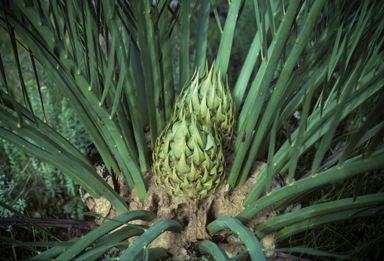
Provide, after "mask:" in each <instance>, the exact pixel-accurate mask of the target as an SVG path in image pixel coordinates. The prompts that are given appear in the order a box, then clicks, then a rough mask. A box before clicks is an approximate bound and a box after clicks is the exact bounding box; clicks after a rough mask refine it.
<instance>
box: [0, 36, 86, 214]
mask: <svg viewBox="0 0 384 261" xmlns="http://www.w3.org/2000/svg"><path fill="white" fill-rule="evenodd" d="M1 37H4V32H3V33H2V34H1ZM1 54H2V57H3V59H4V66H5V70H6V73H7V75H8V79H9V80H8V81H9V82H8V84H12V85H14V86H18V85H20V83H19V82H18V81H17V77H16V75H14V74H15V72H14V71H12V68H14V66H15V58H14V56H13V53H12V52H10V50H9V48H7V46H6V45H4V46H3V48H2V50H1ZM19 57H20V60H21V62H22V64H23V67H22V71H23V76H24V79H25V81H26V82H25V86H26V89H27V91H28V93H30V94H31V95H30V100H31V105H32V108H34V112H35V114H36V116H37V117H39V118H40V119H44V120H45V121H46V123H47V124H49V125H50V126H55V129H56V130H57V131H58V132H60V133H61V134H62V135H63V137H64V138H66V139H67V140H68V141H69V142H71V143H72V144H73V145H74V146H76V147H77V148H78V149H80V150H84V149H85V148H86V146H87V145H88V144H89V143H90V141H89V138H88V135H87V133H86V132H85V130H84V128H83V126H82V124H81V122H80V121H79V118H78V116H77V115H76V114H75V112H74V111H73V109H72V108H71V107H70V105H69V103H68V101H67V100H66V99H65V98H64V97H63V96H62V95H61V94H60V92H59V90H58V89H57V87H56V85H55V83H53V82H52V79H51V78H50V77H49V75H48V74H47V73H46V71H45V70H44V69H43V67H42V66H41V64H39V63H38V64H36V68H37V73H38V79H39V84H40V91H41V93H39V92H38V91H36V88H37V85H36V79H35V78H34V74H33V73H34V71H33V68H32V66H31V63H30V57H29V56H28V53H27V52H25V51H21V52H20V53H19ZM0 84H1V85H0V87H1V88H5V86H4V83H3V82H1V83H0ZM12 90H13V92H14V95H15V96H16V97H19V99H21V98H22V93H21V91H20V89H19V88H14V89H12ZM40 95H41V96H40ZM41 99H42V101H43V104H44V107H42V106H41ZM26 138H28V137H26ZM31 142H33V141H32V140H31ZM0 153H1V157H2V162H3V164H4V165H3V169H2V173H3V176H2V177H4V178H5V175H7V176H8V179H7V180H8V181H9V182H11V183H10V185H9V186H12V188H10V189H9V191H10V192H12V194H11V193H9V194H8V195H7V197H11V198H13V201H15V202H25V204H26V205H28V206H33V208H29V211H30V213H32V215H34V216H37V217H40V216H44V217H47V216H52V214H54V215H57V216H59V215H62V214H63V213H64V215H65V214H69V215H70V217H71V218H74V219H82V214H81V212H82V211H83V208H84V207H83V203H82V202H81V200H80V199H79V198H78V184H76V182H75V181H73V180H72V179H70V178H69V177H68V176H66V175H65V174H64V173H63V172H62V171H61V170H58V169H57V168H55V167H53V166H52V165H50V164H47V163H45V162H41V161H40V160H38V159H35V158H31V157H30V156H29V155H28V154H27V153H25V152H23V151H21V150H20V149H18V148H17V147H15V146H13V145H12V144H11V143H9V142H7V141H6V140H4V139H0ZM26 174H28V175H26ZM2 191H3V190H2ZM37 199H38V200H37ZM64 217H65V216H64Z"/></svg>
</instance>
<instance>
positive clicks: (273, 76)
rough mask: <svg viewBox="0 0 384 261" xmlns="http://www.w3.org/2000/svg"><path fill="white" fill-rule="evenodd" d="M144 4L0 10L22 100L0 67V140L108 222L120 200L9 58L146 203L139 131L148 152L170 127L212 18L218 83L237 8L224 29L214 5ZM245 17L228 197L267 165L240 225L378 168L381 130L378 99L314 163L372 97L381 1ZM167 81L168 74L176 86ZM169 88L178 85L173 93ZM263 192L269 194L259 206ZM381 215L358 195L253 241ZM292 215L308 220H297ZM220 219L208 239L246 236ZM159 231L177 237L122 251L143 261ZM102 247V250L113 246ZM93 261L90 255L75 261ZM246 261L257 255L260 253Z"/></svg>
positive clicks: (378, 87) (23, 3)
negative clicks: (52, 122)
mask: <svg viewBox="0 0 384 261" xmlns="http://www.w3.org/2000/svg"><path fill="white" fill-rule="evenodd" d="M151 2H152V1H138V0H132V1H124V0H117V1H116V2H113V3H111V2H108V1H100V0H99V1H64V2H63V1H57V0H52V1H50V2H49V4H46V3H40V2H39V1H29V0H15V1H1V10H0V24H1V26H2V28H3V29H5V30H6V31H7V32H8V33H9V37H10V42H11V44H12V50H13V53H14V54H15V60H16V67H17V72H18V75H19V82H20V84H21V93H22V100H23V101H22V102H20V101H19V100H18V99H17V97H14V95H13V94H12V91H11V90H12V88H13V86H9V84H8V81H7V75H6V74H5V70H4V63H3V61H2V59H0V71H1V75H2V80H3V84H4V88H1V90H0V103H1V108H0V121H1V124H2V126H1V127H0V137H1V138H2V139H5V140H8V141H10V142H12V143H13V144H15V145H16V146H18V147H20V148H21V149H23V150H24V151H27V152H28V153H30V154H31V155H33V156H35V157H37V158H39V159H41V160H42V161H46V162H49V163H51V164H52V165H54V166H55V167H57V168H58V169H60V170H62V171H63V172H65V173H66V174H67V175H69V176H70V177H71V178H72V179H73V180H75V181H77V182H78V183H79V184H80V185H81V186H83V188H85V189H86V190H87V191H88V192H89V193H90V194H91V195H92V196H94V197H97V196H98V195H99V194H102V195H104V196H105V197H106V198H107V200H108V201H110V202H111V204H112V205H113V206H114V208H115V209H116V210H117V211H118V212H119V214H122V213H125V212H126V211H127V210H128V207H127V204H126V203H125V202H124V200H123V199H122V198H121V197H120V196H119V195H118V194H117V193H116V192H115V191H114V190H113V189H112V188H111V187H110V186H109V185H108V184H107V183H106V182H105V181H104V180H103V179H102V178H100V177H99V175H98V174H97V173H96V172H95V170H94V169H93V167H92V166H91V164H90V163H89V162H88V161H87V160H86V159H85V158H84V157H83V155H82V154H81V153H80V152H79V151H78V150H77V149H76V148H74V147H73V146H72V144H70V143H69V142H68V141H67V140H65V139H64V138H63V137H62V136H61V135H60V134H59V133H57V132H56V131H55V130H54V129H53V128H52V126H49V125H48V124H46V123H45V122H44V121H42V120H40V119H38V117H36V115H35V113H34V108H32V106H31V103H30V101H29V100H30V99H29V94H28V92H27V90H26V88H25V85H24V80H23V72H22V69H21V64H20V62H19V60H18V56H17V55H18V49H19V48H20V46H22V47H23V48H26V49H27V50H28V52H29V53H30V56H31V62H32V64H33V68H34V71H35V75H36V78H37V73H36V68H35V66H34V63H35V62H36V61H37V62H39V63H41V64H42V65H43V67H44V68H45V70H46V71H47V72H48V73H49V74H50V76H51V78H52V79H53V80H54V81H55V83H56V85H57V86H58V87H59V88H60V91H61V92H62V93H63V95H64V96H65V98H66V99H68V101H69V102H70V104H71V106H72V107H73V108H74V110H75V111H76V113H77V114H78V116H79V118H80V119H81V121H82V123H83V125H84V127H85V128H86V130H87V132H88V133H89V136H90V138H91V139H92V141H93V143H94V144H95V146H96V148H97V150H98V152H99V153H100V155H101V157H102V159H103V161H104V163H105V164H106V166H107V167H108V169H109V170H110V171H111V170H113V171H114V173H117V174H123V176H124V178H125V181H126V183H127V187H128V189H129V191H130V192H131V191H132V190H133V189H134V188H136V190H137V193H138V195H139V198H140V199H141V200H144V198H145V195H146V184H145V182H144V178H143V174H142V173H143V172H146V171H149V170H150V168H151V163H150V155H149V151H148V149H147V141H146V139H145V136H144V131H143V130H144V128H145V127H147V126H148V125H149V127H150V131H151V142H150V143H151V146H152V147H153V146H154V144H155V141H156V138H157V137H159V136H160V135H161V132H162V131H163V129H164V127H165V126H166V124H167V123H168V122H169V120H170V118H171V112H172V106H173V103H174V98H175V93H177V90H180V89H181V87H182V86H183V85H184V84H186V83H188V82H189V80H190V78H191V72H192V71H193V70H199V76H200V77H203V74H204V71H205V66H206V65H205V64H206V58H207V54H206V53H207V52H206V49H207V45H208V40H209V35H208V28H209V26H211V25H210V23H209V21H210V20H209V19H210V18H209V16H210V8H211V7H213V13H214V16H215V20H216V21H217V23H218V26H219V28H220V30H221V32H222V35H221V40H220V45H219V47H218V49H217V50H216V51H217V57H216V62H215V66H216V69H217V71H219V72H220V76H221V78H222V80H223V81H226V75H227V73H228V67H229V64H230V58H231V49H232V47H233V41H234V32H235V30H237V29H238V28H237V23H238V20H239V16H240V15H241V11H242V10H243V8H244V5H245V2H246V1H243V0H232V1H229V8H228V15H227V18H226V22H225V24H224V27H223V28H222V25H221V23H220V18H219V16H218V14H217V10H216V8H215V3H214V2H215V1H208V0H203V1H197V2H196V3H195V5H194V6H193V7H191V6H190V1H188V0H181V1H179V5H178V7H176V9H172V8H170V7H169V3H170V1H169V0H159V1H157V3H156V4H154V5H152V4H151ZM199 4H200V6H199V8H200V9H198V5H199ZM253 6H254V9H255V18H256V19H255V26H256V27H257V32H256V33H255V35H254V36H253V41H252V44H251V46H250V49H249V50H248V54H247V57H246V59H245V61H244V63H243V65H242V68H241V71H240V74H239V77H238V78H237V80H236V84H235V85H234V86H233V88H232V96H233V100H234V102H235V104H236V117H237V131H238V136H237V137H236V139H235V140H234V142H233V143H234V152H235V154H236V158H235V161H234V165H233V166H232V168H231V171H230V174H229V176H228V178H227V184H228V185H230V186H231V187H232V188H233V187H234V186H235V185H238V186H240V185H242V184H243V183H244V182H245V181H246V179H247V177H248V174H249V172H250V169H251V167H252V164H253V163H254V161H255V160H256V159H260V158H261V157H263V156H264V155H267V157H268V164H267V167H266V168H265V169H264V170H263V171H262V173H261V174H260V176H259V178H258V180H257V182H256V184H255V185H254V187H253V188H252V189H251V191H250V192H249V194H248V195H247V197H246V198H245V200H244V206H245V209H244V211H242V212H241V213H240V214H239V215H238V216H237V219H238V220H240V221H241V222H243V223H246V222H247V221H248V220H249V219H250V218H252V217H253V216H254V215H256V214H257V213H258V212H260V211H261V210H262V209H264V208H266V207H268V206H271V205H272V204H275V207H279V208H283V207H285V206H287V205H289V204H291V203H293V202H296V201H298V200H299V199H302V198H304V197H306V196H307V195H309V194H311V193H313V192H314V191H316V190H317V189H319V188H322V187H324V186H326V185H327V184H330V183H336V182H339V181H342V180H344V179H347V178H349V177H352V176H355V175H358V174H360V173H362V172H366V171H370V170H374V169H377V168H382V167H383V166H384V163H383V162H384V161H383V160H384V150H383V145H382V138H383V134H384V124H379V125H377V126H376V129H375V130H374V131H368V130H369V129H370V128H371V127H372V125H373V124H376V123H377V118H378V115H379V116H381V115H382V113H383V109H382V106H380V105H381V103H382V102H383V96H382V95H380V96H379V100H378V101H376V102H377V105H376V106H375V107H374V108H373V109H372V112H371V113H370V115H368V116H367V117H366V120H365V122H363V125H362V127H360V129H359V130H357V131H356V132H355V133H354V134H352V136H351V138H350V140H349V141H348V144H347V145H346V147H345V148H344V150H343V151H342V152H341V153H338V154H335V155H334V157H333V158H332V160H331V161H330V162H326V163H324V162H323V160H324V158H325V156H326V155H327V153H328V152H329V147H330V146H331V145H332V144H333V143H332V140H333V138H334V137H335V133H336V132H337V131H336V130H337V128H338V127H339V126H340V125H341V124H342V123H343V121H344V120H345V119H346V117H347V116H348V115H350V114H351V112H353V111H354V110H355V109H356V108H358V107H359V106H361V105H362V104H364V103H366V102H367V101H369V100H370V99H372V97H374V96H375V95H377V94H378V93H380V92H382V86H383V84H384V77H383V76H384V62H383V61H384V59H383V55H384V52H383V48H382V47H383V43H384V42H383V41H384V40H383V39H384V38H383V29H384V23H383V22H382V14H383V8H384V3H383V2H382V1H363V2H361V1H357V0H356V1H352V2H347V1H326V0H314V1H300V0H292V1H289V2H288V1H283V0H282V1H257V0H254V1H253ZM195 13H196V14H197V13H198V14H199V18H198V37H197V41H196V46H194V47H196V55H195V60H194V61H192V56H190V54H189V48H190V43H191V42H192V41H191V40H193V39H190V35H191V23H192V22H191V17H193V15H195ZM215 26H216V25H215ZM175 28H179V29H180V30H179V32H177V33H178V34H179V35H178V36H179V37H180V43H179V47H180V54H179V59H178V63H176V64H175V63H174V61H173V57H172V55H173V54H174V53H173V47H174V44H175V43H174V42H173V40H174V39H173V38H172V35H173V34H174V29H175ZM235 41H236V39H235ZM177 44H178V43H177ZM191 64H193V66H194V67H195V68H191ZM177 71H178V72H179V75H175V74H176V72H177ZM254 71H256V74H255V76H254V78H253V79H252V78H251V77H252V74H253V72H254ZM177 77H179V85H180V86H175V85H176V84H175V83H176V81H174V78H175V79H176V78H177ZM37 82H38V79H37ZM40 96H41V95H40ZM314 104H315V105H314ZM42 106H43V103H42ZM296 111H301V119H300V121H299V123H298V126H297V128H296V129H295V130H292V128H291V127H290V126H289V125H288V124H287V121H288V119H290V118H292V116H293V115H294V113H295V112H296ZM282 132H285V134H286V138H284V139H283V140H281V138H280V136H279V133H282ZM372 135H375V136H374V138H373V139H372V140H371V142H370V143H369V145H367V149H366V152H365V154H364V155H363V154H359V155H353V156H352V151H353V149H354V148H355V147H356V146H357V145H358V144H361V143H365V142H366V141H367V140H368V139H369V138H370V137H371V136H372ZM276 144H279V147H278V148H276ZM313 148H316V152H315V155H314V157H313V159H312V162H311V165H312V166H311V173H310V176H307V177H305V178H304V177H303V178H302V179H300V180H299V181H295V180H294V179H295V178H296V179H298V178H301V177H298V171H297V169H298V168H297V166H298V164H299V163H298V162H299V160H300V158H302V157H303V155H305V153H307V152H308V151H309V150H310V149H313ZM336 162H337V165H335V166H333V165H332V164H335V163H336ZM278 173H280V174H283V173H288V181H289V186H285V187H283V188H281V189H279V190H276V191H274V192H270V187H271V181H272V179H273V178H274V176H276V175H277V174H278ZM264 190H266V191H267V193H266V196H264V197H261V198H259V197H260V195H261V193H262V192H263V191H264ZM379 196H380V195H379ZM362 202H364V203H362ZM382 204H383V202H382V201H378V200H377V198H376V195H365V196H361V197H357V194H356V193H355V194H354V195H353V198H350V199H346V200H344V201H343V200H340V201H335V202H332V203H330V204H329V205H327V204H321V205H318V206H313V207H309V208H307V209H303V210H300V211H297V212H294V213H291V214H289V215H287V216H285V217H286V219H284V220H280V218H276V219H272V220H271V221H269V222H266V223H265V225H264V224H262V225H260V226H259V227H258V228H257V229H256V232H255V233H256V237H259V239H260V237H263V236H265V235H266V234H268V233H270V232H271V231H272V230H279V229H281V230H280V232H278V234H277V237H278V238H279V239H283V238H286V237H287V236H289V235H291V234H293V233H298V232H299V231H301V230H302V229H303V228H304V227H308V226H309V225H313V226H315V225H319V224H323V223H324V222H334V221H336V220H337V216H338V215H339V214H340V215H341V214H342V215H343V217H347V216H348V215H356V216H367V215H370V214H371V213H372V211H378V212H380V211H381V208H379V209H376V207H377V206H382ZM338 206H343V207H338ZM376 213H377V212H376ZM380 213H381V212H380ZM303 215H306V216H305V220H303V221H301V220H300V219H302V218H303ZM282 217H283V216H282ZM339 217H340V216H339ZM315 220H317V221H316V222H317V223H316V222H315ZM224 221H225V222H224ZM224 221H223V220H216V221H214V222H213V223H212V224H211V225H210V226H209V227H208V229H210V230H212V232H215V231H216V230H215V229H212V227H213V226H214V224H219V223H220V224H221V225H222V226H228V224H232V225H236V226H238V227H239V229H240V228H241V229H242V228H243V227H242V226H243V225H241V224H238V222H237V221H233V220H232V219H231V220H229V219H228V220H227V219H225V220H224ZM231 222H232V223H231ZM315 223H316V224H315ZM223 224H224V225H223ZM165 227H166V228H175V229H176V230H178V229H179V228H178V227H177V226H175V224H171V223H169V222H162V223H159V225H158V227H157V228H156V229H153V230H151V231H156V233H157V234H156V233H155V232H150V230H148V231H147V232H150V233H147V232H146V233H147V234H146V233H144V234H143V237H141V238H140V240H138V242H139V243H137V245H135V246H132V247H131V248H130V249H131V251H127V252H126V253H131V252H132V253H133V254H132V255H135V256H136V255H144V256H148V255H149V254H150V252H148V251H147V252H145V251H144V252H143V251H142V249H141V248H142V247H143V245H145V246H146V245H147V243H148V242H147V240H149V239H150V238H153V237H156V236H157V235H158V232H159V231H160V228H165ZM283 227H286V228H284V229H282V228H283ZM271 229H272V230H271ZM108 231H110V230H108ZM144 235H146V236H144ZM244 237H245V238H247V239H246V240H245V243H246V244H250V243H249V242H256V241H254V240H256V237H248V235H247V233H246V232H244ZM87 242H88V241H87ZM100 242H101V241H100ZM100 242H99V244H101V243H100ZM80 243H81V242H80V240H79V241H78V242H73V245H72V243H71V246H72V248H70V249H76V251H77V252H76V253H72V252H71V251H69V250H68V251H66V252H65V253H63V256H60V257H59V259H60V258H61V257H62V258H72V256H71V255H72V254H73V255H76V254H78V253H80V252H81V251H82V248H81V249H80V248H77V247H73V246H75V245H76V244H80ZM88 243H89V242H88ZM109 243H110V245H108V247H110V246H112V245H113V246H115V245H118V244H120V241H119V240H116V241H113V242H112V241H111V242H109ZM209 245H210V243H208V242H205V243H204V242H202V243H200V244H199V248H200V249H201V251H203V252H204V251H205V252H209ZM60 249H61V250H62V248H60ZM61 250H60V251H61ZM103 250H104V248H103V249H101V248H95V252H94V253H93V252H90V253H88V254H87V255H86V256H85V257H87V258H88V257H90V256H93V255H95V256H96V255H97V254H98V253H99V252H102V251H103ZM255 251H256V250H255ZM257 251H259V250H257ZM260 251H261V250H260ZM260 251H259V252H260ZM55 253H56V252H55ZM71 253H72V254H71ZM210 253H215V254H217V255H219V256H223V257H225V255H223V252H222V250H221V249H220V248H212V249H211V252H210ZM251 254H252V256H253V257H254V258H256V256H257V255H258V254H259V253H256V252H252V253H251ZM126 255H129V254H126ZM52 257H54V255H52V256H50V257H49V258H52Z"/></svg>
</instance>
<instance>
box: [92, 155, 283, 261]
mask: <svg viewBox="0 0 384 261" xmlns="http://www.w3.org/2000/svg"><path fill="white" fill-rule="evenodd" d="M233 160H234V155H233V154H231V155H230V156H228V158H227V165H229V166H231V165H232V162H233ZM265 165H266V164H265V163H264V162H255V163H254V165H253V168H252V170H251V172H250V175H249V178H248V179H247V181H246V182H245V183H244V185H242V186H241V187H236V188H235V189H234V191H233V192H232V193H231V194H229V193H228V189H229V187H228V186H221V187H220V188H219V189H217V190H216V192H215V193H214V194H212V195H210V196H209V197H208V198H207V199H205V200H202V201H196V200H192V199H190V198H189V197H186V196H185V197H175V198H171V197H170V196H169V195H168V194H167V193H166V191H165V190H164V189H163V188H159V187H156V186H155V185H153V182H152V173H151V172H149V173H146V174H145V176H144V178H145V180H146V182H147V184H148V192H147V196H146V198H145V200H144V202H140V200H139V198H138V196H137V193H136V190H134V191H132V193H131V194H129V193H128V189H127V187H126V186H125V182H124V178H123V177H122V176H120V177H119V186H120V196H122V197H123V198H124V200H125V201H126V202H128V204H129V209H130V210H138V209H143V210H150V211H153V212H155V213H156V214H157V218H156V219H155V220H153V221H151V222H144V221H140V220H138V221H133V222H131V223H132V224H142V225H147V226H152V225H154V224H155V223H156V222H157V221H159V220H163V219H166V220H177V221H178V222H179V223H180V224H181V225H182V226H183V227H184V230H183V231H182V232H181V233H179V234H178V233H172V232H164V233H163V234H161V235H160V236H159V237H158V238H157V239H155V240H154V241H153V242H152V243H151V244H150V245H149V247H150V248H163V249H164V250H166V251H167V252H169V253H170V254H172V255H173V256H174V258H177V259H178V260H180V259H181V260H182V259H188V258H189V257H191V255H192V254H193V253H192V252H191V251H192V250H191V248H190V246H191V245H192V244H191V243H194V242H198V241H202V240H213V241H214V242H215V243H217V244H219V245H220V246H221V247H222V248H223V249H224V251H225V252H226V253H227V255H228V256H229V257H230V258H232V257H234V256H236V255H237V254H239V253H240V252H242V251H243V250H245V245H244V244H243V242H242V241H241V239H239V238H238V237H236V236H234V235H233V234H231V233H230V232H229V231H221V232H219V233H217V234H215V235H214V238H212V237H213V235H210V234H208V231H207V230H206V226H207V225H208V224H209V223H210V222H212V221H214V220H215V219H217V218H219V217H235V216H236V215H238V214H239V213H240V212H241V211H242V210H243V209H244V207H243V200H244V198H245V196H246V195H247V194H248V192H249V191H250V189H251V188H252V186H253V185H254V184H255V182H256V180H257V177H258V175H259V173H260V172H261V170H262V169H263V168H264V167H265ZM229 170H230V167H227V172H229ZM228 174H229V173H228ZM224 184H225V183H224ZM281 185H283V184H280V183H279V182H278V181H277V180H275V179H274V180H273V181H272V190H276V189H278V188H280V187H281ZM95 203H96V207H95V212H96V213H97V214H99V215H101V216H104V217H108V218H114V217H116V216H117V212H116V211H115V210H114V209H113V208H112V207H111V206H110V204H109V202H105V199H103V197H100V198H98V199H95ZM275 216H276V212H275V211H274V209H273V206H270V207H268V208H266V209H264V210H263V211H261V212H260V213H258V214H257V215H256V216H254V217H253V218H252V219H251V220H250V221H249V222H248V223H247V226H248V228H249V229H250V230H251V231H254V230H255V227H256V226H257V225H259V224H261V223H263V222H265V221H266V220H268V219H271V218H273V217H275ZM104 222H106V220H104V219H98V220H97V221H96V223H98V224H102V223H104ZM135 239H136V237H132V238H130V239H129V242H133V241H134V240H135ZM261 244H262V246H263V248H267V249H273V248H275V247H276V243H275V240H274V234H270V235H268V236H267V237H265V238H263V239H262V240H261ZM265 255H266V257H267V258H268V259H272V258H273V256H274V252H265ZM247 256H248V255H247V254H244V255H243V258H244V259H246V258H247Z"/></svg>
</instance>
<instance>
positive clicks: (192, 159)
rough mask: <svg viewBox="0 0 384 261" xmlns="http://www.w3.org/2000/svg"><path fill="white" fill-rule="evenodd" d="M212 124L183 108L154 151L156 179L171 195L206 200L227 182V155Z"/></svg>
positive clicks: (169, 125) (154, 175)
mask: <svg viewBox="0 0 384 261" xmlns="http://www.w3.org/2000/svg"><path fill="white" fill-rule="evenodd" d="M212 126H213V125H210V124H202V122H201V121H200V120H199V119H198V118H196V116H194V115H193V114H191V113H189V112H187V113H184V109H181V110H180V111H179V114H178V115H174V117H173V119H172V120H171V122H170V123H169V124H168V125H167V126H166V128H165V130H164V131H163V132H162V135H161V136H160V137H159V138H157V140H156V144H155V149H154V152H153V155H152V157H153V180H154V183H155V184H156V185H157V186H161V187H164V188H165V189H166V190H167V192H168V193H169V194H170V195H172V196H178V195H188V196H189V197H190V198H200V199H203V198H205V197H207V195H208V193H209V192H210V191H212V192H214V191H215V189H216V188H217V187H218V186H219V185H220V184H221V183H222V181H223V179H224V169H225V168H224V164H225V161H224V154H223V151H222V146H221V141H220V139H219V138H218V135H217V133H216V131H215V130H214V129H213V128H212Z"/></svg>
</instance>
